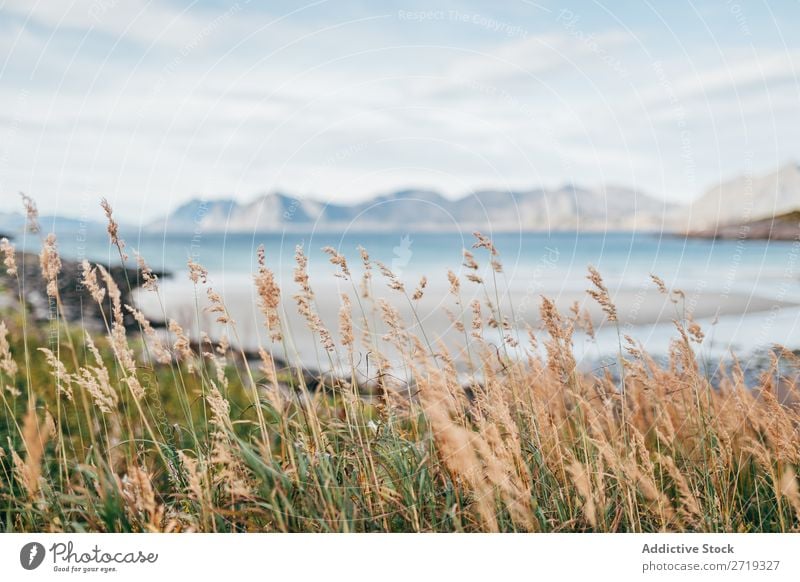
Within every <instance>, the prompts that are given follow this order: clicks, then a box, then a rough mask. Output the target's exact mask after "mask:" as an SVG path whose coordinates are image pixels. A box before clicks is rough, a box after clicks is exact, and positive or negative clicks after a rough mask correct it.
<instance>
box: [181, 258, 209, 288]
mask: <svg viewBox="0 0 800 582" xmlns="http://www.w3.org/2000/svg"><path fill="white" fill-rule="evenodd" d="M186 265H187V266H188V267H189V279H191V280H192V283H194V284H195V285H197V284H198V283H206V282H208V271H207V270H206V268H205V267H203V265H201V264H200V263H197V262H195V260H194V259H191V258H190V259H189V260H188V261H187V262H186Z"/></svg>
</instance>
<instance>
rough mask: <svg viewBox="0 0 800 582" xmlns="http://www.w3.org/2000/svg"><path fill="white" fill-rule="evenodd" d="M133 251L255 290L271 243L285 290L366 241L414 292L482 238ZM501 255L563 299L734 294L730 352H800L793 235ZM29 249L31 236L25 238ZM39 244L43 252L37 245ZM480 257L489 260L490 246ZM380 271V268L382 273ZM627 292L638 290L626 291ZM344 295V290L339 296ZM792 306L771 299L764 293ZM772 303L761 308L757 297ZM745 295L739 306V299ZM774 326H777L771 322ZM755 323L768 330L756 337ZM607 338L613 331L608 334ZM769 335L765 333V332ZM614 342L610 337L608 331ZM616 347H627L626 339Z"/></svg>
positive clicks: (238, 239)
mask: <svg viewBox="0 0 800 582" xmlns="http://www.w3.org/2000/svg"><path fill="white" fill-rule="evenodd" d="M126 240H127V244H128V249H129V251H131V255H132V254H133V253H132V251H133V250H134V249H136V250H138V251H139V252H140V253H141V254H142V255H143V256H144V257H145V258H146V260H147V262H148V263H149V264H150V265H151V267H153V268H154V269H159V270H166V271H170V272H172V273H173V274H174V275H175V279H179V280H183V279H184V278H183V273H185V271H186V261H187V258H189V257H192V258H194V260H196V261H198V262H200V263H202V264H203V265H204V266H205V267H206V268H207V269H208V270H209V272H210V273H211V277H212V280H213V282H214V285H215V287H217V288H222V287H228V288H229V287H230V286H236V285H239V286H245V285H249V284H250V281H251V278H250V277H251V273H253V272H254V270H255V254H256V248H257V247H258V246H259V245H261V244H263V245H264V247H265V249H266V256H267V261H268V264H269V266H270V267H271V268H272V269H273V270H274V271H275V272H276V273H277V274H278V278H279V282H280V284H281V286H282V287H283V288H285V289H293V283H292V275H291V273H292V269H293V268H294V265H295V263H294V253H295V247H296V246H297V245H302V246H303V248H304V250H305V252H306V253H307V255H308V257H309V271H310V274H311V276H312V283H313V282H314V280H315V278H316V279H317V280H325V279H329V278H330V276H331V275H332V274H333V272H334V271H335V268H334V267H333V266H332V265H330V264H329V262H328V260H327V259H328V257H327V256H326V255H325V254H324V253H323V252H322V251H321V249H322V247H325V246H332V247H334V248H336V249H337V250H338V251H339V252H341V253H342V254H344V255H345V256H346V257H347V258H348V260H349V262H350V264H351V269H352V270H353V271H354V273H355V274H358V272H359V270H360V268H359V266H360V256H359V251H358V247H359V246H363V247H364V248H366V249H367V250H368V252H369V254H370V256H371V257H372V258H373V259H376V260H379V261H381V262H383V263H384V264H386V265H387V266H388V267H390V268H391V269H392V270H393V271H395V272H396V273H398V275H400V277H401V278H402V279H403V280H404V281H405V282H406V283H407V286H408V287H409V288H413V287H414V285H415V284H416V282H417V281H418V280H419V277H420V276H422V275H426V276H427V277H428V278H429V279H430V280H431V284H432V285H433V284H441V285H442V286H444V285H445V284H446V272H447V270H448V269H452V270H454V271H455V272H457V273H459V272H462V273H463V270H464V269H463V267H462V266H461V263H462V250H463V249H464V248H470V247H471V246H472V244H473V242H474V240H473V239H472V237H471V235H460V234H453V233H429V232H426V233H414V232H408V233H397V232H391V233H389V232H387V233H369V234H365V233H347V234H329V233H315V234H298V233H287V234H255V235H253V234H195V235H192V234H176V235H164V234H155V233H142V234H140V235H138V236H137V235H134V236H131V235H130V234H129V235H128V236H127V237H126ZM493 240H494V242H495V245H496V247H497V248H498V250H499V251H500V253H501V258H502V262H503V265H504V273H503V274H502V275H501V284H502V285H503V286H507V287H508V288H510V289H512V290H517V291H523V290H527V291H528V292H533V293H535V294H545V295H551V296H556V297H557V296H559V295H561V294H564V295H569V293H573V294H574V293H575V292H576V291H580V290H583V289H586V287H587V281H586V269H587V266H588V265H590V264H591V265H594V266H596V267H597V268H598V269H599V270H600V271H601V272H602V274H603V276H604V278H605V280H606V282H607V284H608V286H609V288H610V289H611V290H612V291H614V292H620V291H622V292H623V293H622V294H621V295H620V296H621V297H625V298H627V299H623V300H624V301H627V300H630V297H632V296H633V294H634V293H635V292H636V291H637V290H639V289H644V288H645V287H647V288H650V289H652V287H653V285H652V283H651V282H650V280H649V275H650V273H655V274H658V275H659V276H661V277H662V278H663V279H664V280H665V281H666V282H667V284H668V285H670V286H672V287H677V288H681V289H683V290H685V291H687V293H692V292H701V293H702V294H704V295H705V296H706V297H711V298H712V300H713V298H714V297H717V296H718V297H720V298H728V299H729V300H730V298H731V297H734V298H735V299H736V301H734V304H739V303H741V304H742V313H741V314H736V313H733V314H731V313H728V314H727V315H726V316H725V317H722V318H714V322H711V321H710V318H709V321H705V322H704V323H705V324H706V326H708V325H711V324H712V323H713V325H714V326H715V331H714V334H715V335H716V338H717V343H716V346H717V347H718V350H720V351H723V352H724V351H725V350H728V349H737V350H750V349H753V348H757V347H761V346H763V345H765V344H768V343H772V342H779V343H783V344H786V345H789V346H791V347H798V348H800V309H798V308H797V307H795V306H800V245H799V244H797V243H791V242H766V241H736V240H734V241H714V240H697V239H686V238H682V237H674V236H670V235H656V234H650V233H642V232H639V233H633V232H614V233H575V232H558V233H515V234H506V233H503V234H496V235H494V236H493ZM17 242H18V244H19V243H20V242H22V241H20V240H18V241H17ZM59 247H60V249H61V252H62V254H63V255H64V256H65V257H69V258H77V259H82V258H88V259H89V260H92V261H103V262H109V261H110V262H116V261H117V260H118V257H117V255H116V250H115V249H111V248H110V246H109V244H108V240H107V236H106V235H105V233H104V232H102V231H99V232H91V233H86V234H84V235H78V234H76V233H69V232H62V233H59ZM31 250H33V249H31ZM474 252H475V255H476V258H477V259H478V261H479V262H480V263H481V264H484V265H485V264H487V263H488V255H487V253H486V251H485V250H481V249H478V250H476V251H474ZM376 277H377V275H376ZM626 293H627V294H626ZM334 297H336V295H334ZM765 298H766V299H768V300H774V301H775V302H776V304H777V303H780V305H781V307H780V308H778V307H775V308H771V307H769V305H767V306H764V299H765ZM755 299H760V300H761V302H760V303H759V305H761V307H758V309H757V310H756V311H753V310H752V309H747V308H746V307H747V304H748V303H750V302H754V301H755ZM737 302H738V303H737ZM765 321H766V322H767V323H768V325H767V324H765ZM755 330H758V331H759V333H758V334H756V333H755ZM636 332H637V334H638V336H637V337H644V338H645V339H646V340H647V343H648V347H649V348H650V349H652V350H655V351H659V350H666V348H667V346H668V343H669V339H668V338H670V337H674V329H673V328H672V327H671V323H669V322H666V323H665V322H658V323H654V322H646V323H643V324H642V325H641V329H639V330H636ZM601 335H602V334H601ZM756 336H757V338H756ZM601 339H602V338H601ZM608 343H609V345H611V346H615V345H616V338H612V340H610V341H609V342H608Z"/></svg>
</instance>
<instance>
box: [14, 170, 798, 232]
mask: <svg viewBox="0 0 800 582" xmlns="http://www.w3.org/2000/svg"><path fill="white" fill-rule="evenodd" d="M797 210H800V164H797V163H795V162H792V163H788V164H785V165H783V166H781V167H780V168H778V169H777V170H775V171H773V172H771V173H767V174H764V175H760V176H753V175H752V174H748V175H744V176H740V177H737V178H733V179H731V180H727V181H724V182H721V183H720V184H718V185H716V186H714V187H712V188H709V189H708V190H707V191H706V192H705V194H703V195H702V196H700V197H699V198H698V199H697V200H695V201H694V202H693V203H692V204H690V205H688V206H683V205H676V204H671V203H668V202H665V201H662V200H657V199H655V198H652V197H650V196H648V195H646V194H643V193H642V192H640V191H637V190H633V189H630V188H625V187H615V186H607V187H605V188H601V189H588V188H583V187H580V186H576V185H571V184H570V185H564V186H562V187H560V188H557V189H542V188H537V189H530V190H519V191H510V190H478V191H475V192H473V193H471V194H469V195H467V196H464V197H462V198H458V199H451V198H447V197H445V196H443V195H442V194H441V193H439V192H436V191H433V190H424V189H406V190H399V191H396V192H393V193H389V194H384V195H381V196H377V197H375V198H372V199H370V200H367V201H364V202H359V203H355V204H340V203H325V202H321V201H319V200H314V199H310V198H296V197H293V196H291V195H289V194H285V193H281V192H273V193H269V194H262V195H260V196H257V197H255V198H254V199H252V200H250V201H247V202H239V201H237V200H235V199H233V198H221V199H214V200H203V199H194V200H190V201H188V202H185V203H183V204H181V205H180V206H178V207H177V208H176V209H175V210H174V211H172V212H170V213H169V214H168V215H166V216H164V217H162V218H159V219H158V220H154V221H152V222H149V223H146V224H144V225H141V226H142V228H143V229H144V230H145V231H150V232H154V231H158V232H170V233H192V232H282V231H307V230H317V231H328V232H330V231H337V232H346V231H355V232H358V231H372V232H375V231H408V230H418V231H450V232H453V231H462V230H464V231H469V230H474V229H480V230H485V231H487V232H502V231H536V230H539V231H541V230H581V231H604V230H654V231H665V232H687V231H688V232H690V233H693V234H697V235H699V236H717V235H718V234H719V233H720V232H721V231H722V230H725V229H727V230H725V232H726V233H728V234H730V233H729V232H728V231H730V230H731V228H734V227H736V226H737V225H743V224H755V223H758V225H761V226H763V225H762V223H765V221H767V222H769V219H771V218H773V217H775V216H793V214H792V213H793V212H794V211H797ZM40 222H41V223H42V228H43V229H44V230H45V231H50V230H57V231H58V230H65V231H66V230H68V231H70V232H78V231H80V230H81V229H88V230H92V231H96V230H99V229H104V228H105V226H104V222H103V221H102V219H101V218H100V216H99V212H98V219H96V220H95V219H92V220H86V219H77V218H71V217H60V216H42V217H41V219H40ZM784 222H785V221H784ZM765 224H766V223H765ZM24 225H25V217H24V215H23V214H22V213H19V212H0V233H7V234H9V235H15V234H19V233H21V232H22V230H23V229H24ZM125 226H127V227H131V225H125ZM761 226H758V228H756V229H755V230H754V232H761V231H762V230H763V228H761ZM134 228H136V229H137V230H138V229H139V225H135V227H134ZM736 232H737V233H738V232H739V231H738V230H737V231H736ZM737 236H738V234H737ZM753 236H755V235H753Z"/></svg>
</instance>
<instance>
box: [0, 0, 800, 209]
mask: <svg viewBox="0 0 800 582" xmlns="http://www.w3.org/2000/svg"><path fill="white" fill-rule="evenodd" d="M798 24H800V2H798V1H796V0H794V1H788V0H787V1H771V2H767V1H764V0H761V1H759V0H752V1H749V0H748V1H746V2H745V0H716V1H714V2H689V1H682V0H676V1H674V2H672V1H671V2H656V1H654V0H638V1H630V2H627V1H614V2H593V1H581V2H578V1H565V0H559V1H549V0H540V1H539V0H537V1H536V2H533V1H527V0H508V1H506V2H492V1H458V2H456V1H439V2H437V1H435V0H428V1H425V2H421V1H405V2H377V1H372V2H367V1H360V2H359V1H350V2H338V1H333V0H329V1H325V0H317V1H314V2H310V3H305V2H302V1H299V2H298V1H291V2H283V1H270V2H248V1H246V0H240V1H239V2H219V1H210V0H206V1H199V0H198V1H195V2H177V1H165V0H151V1H147V0H67V1H65V2H46V1H43V0H0V211H7V210H14V209H17V208H18V207H19V198H18V193H19V192H25V193H26V194H29V195H30V196H32V197H33V198H34V199H36V200H37V202H38V204H39V207H40V209H41V210H42V212H47V213H59V214H64V215H73V216H81V215H83V214H85V213H86V212H87V209H88V208H92V209H93V208H94V207H95V204H96V202H97V200H98V198H99V197H101V196H105V197H107V198H108V199H109V200H110V201H111V202H112V204H113V205H114V207H115V209H116V211H117V212H118V214H119V215H120V216H125V217H126V218H127V219H128V220H134V219H136V218H137V217H139V218H141V219H142V220H147V219H151V218H154V217H157V216H159V215H161V214H164V213H166V212H168V211H170V210H171V209H174V208H175V207H176V206H178V205H179V204H181V203H182V202H184V201H186V200H188V199H191V198H196V197H202V198H222V197H232V198H236V199H238V200H242V201H246V200H250V199H252V198H253V197H255V196H256V195H258V194H261V193H264V192H269V191H275V190H279V191H283V192H287V193H290V194H292V195H296V196H308V197H312V198H316V199H319V200H323V201H336V202H351V201H352V202H355V201H358V200H363V199H365V198H369V197H371V196H374V195H376V194H382V193H387V192H390V191H393V190H398V189H404V188H408V187H418V188H432V189H437V190H440V191H441V192H442V193H444V194H445V195H447V196H451V197H456V196H460V195H464V194H466V193H468V192H470V191H473V190H476V189H485V188H492V189H527V188H535V187H557V186H560V185H562V184H565V183H573V184H580V185H584V186H587V187H599V186H602V185H622V186H627V187H630V188H634V189H637V190H639V191H641V192H645V193H648V194H651V195H653V196H655V197H658V198H663V199H666V200H669V201H671V202H688V201H690V200H692V199H694V198H696V197H697V196H698V195H700V194H701V193H702V192H703V191H704V190H706V189H707V188H708V187H710V186H712V185H713V184H715V183H717V182H719V181H721V180H725V179H728V178H732V177H734V176H737V175H742V174H745V175H747V174H761V173H768V172H770V171H774V170H775V169H777V168H778V167H779V166H780V165H782V164H784V163H787V162H789V161H800V122H798V119H800V115H798V114H800V79H798V72H800V37H798V35H797V26H798Z"/></svg>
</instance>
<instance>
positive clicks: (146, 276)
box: [136, 253, 158, 291]
mask: <svg viewBox="0 0 800 582" xmlns="http://www.w3.org/2000/svg"><path fill="white" fill-rule="evenodd" d="M136 264H137V265H138V267H139V276H140V277H141V278H142V289H144V290H145V291H158V276H157V275H156V274H155V273H153V270H152V269H151V268H150V267H149V266H148V265H147V263H146V262H145V260H144V257H142V255H140V254H139V253H136Z"/></svg>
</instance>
